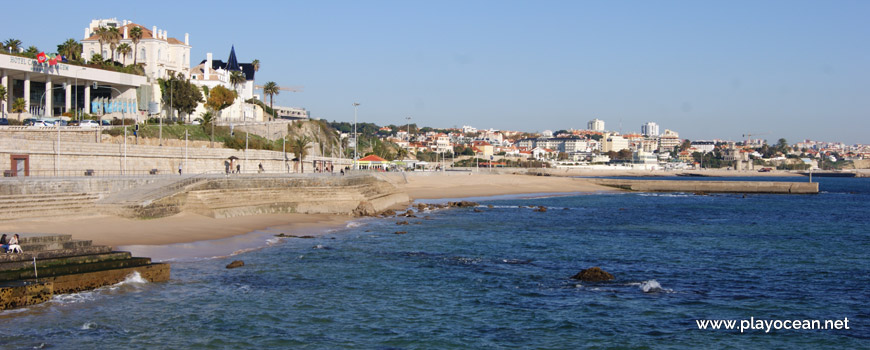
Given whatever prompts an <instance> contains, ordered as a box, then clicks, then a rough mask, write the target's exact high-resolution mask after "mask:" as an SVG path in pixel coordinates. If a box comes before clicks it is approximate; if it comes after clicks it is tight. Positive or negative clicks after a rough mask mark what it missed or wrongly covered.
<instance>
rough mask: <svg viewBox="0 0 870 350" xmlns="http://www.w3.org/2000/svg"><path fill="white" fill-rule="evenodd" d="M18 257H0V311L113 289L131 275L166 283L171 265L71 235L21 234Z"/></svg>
mask: <svg viewBox="0 0 870 350" xmlns="http://www.w3.org/2000/svg"><path fill="white" fill-rule="evenodd" d="M20 236H21V238H20V245H21V248H22V249H23V252H21V253H15V254H3V255H0V310H6V309H11V308H16V307H22V306H27V305H34V304H39V303H42V302H46V301H48V300H51V298H52V297H53V296H54V295H57V294H68V293H76V292H81V291H85V290H92V289H96V288H100V287H103V286H108V285H113V284H116V283H119V282H122V281H124V280H125V279H127V278H130V277H131V276H138V278H141V279H143V280H146V281H148V282H163V281H167V280H169V271H170V266H169V264H164V263H152V262H151V259H150V258H140V257H133V256H132V255H131V254H130V253H129V252H118V251H113V250H112V247H109V246H100V245H92V244H91V241H81V240H73V239H72V237H71V236H70V235H61V234H39V233H21V234H20Z"/></svg>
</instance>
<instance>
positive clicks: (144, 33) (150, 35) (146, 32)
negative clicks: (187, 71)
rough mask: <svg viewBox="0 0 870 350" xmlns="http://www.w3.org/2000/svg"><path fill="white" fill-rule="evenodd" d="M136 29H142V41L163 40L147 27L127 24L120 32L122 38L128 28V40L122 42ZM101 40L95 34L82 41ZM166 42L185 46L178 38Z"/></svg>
mask: <svg viewBox="0 0 870 350" xmlns="http://www.w3.org/2000/svg"><path fill="white" fill-rule="evenodd" d="M134 27H139V28H142V39H140V40H145V39H158V40H163V39H161V38H155V37H154V33H153V32H152V31H151V30H150V29H148V28H145V26H143V25H139V24H136V23H130V24H127V25H125V26H121V27H119V28H118V31H119V32H120V33H121V35H122V36H123V35H124V28H128V29H127V36H128V39H124V38H121V40H129V35H130V31H131V30H132V29H133V28H134ZM99 39H100V37H99V36H98V35H97V34H94V35H91V36H90V37H89V38H87V39H84V40H82V41H86V40H93V41H97V40H99ZM166 41H167V42H168V43H170V44H177V45H184V42H183V41H180V40H178V39H176V38H169V39H166Z"/></svg>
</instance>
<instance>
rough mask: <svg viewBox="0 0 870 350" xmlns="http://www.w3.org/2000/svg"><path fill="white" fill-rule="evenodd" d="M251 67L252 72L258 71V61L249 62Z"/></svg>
mask: <svg viewBox="0 0 870 350" xmlns="http://www.w3.org/2000/svg"><path fill="white" fill-rule="evenodd" d="M251 66H252V67H254V72H259V71H260V60H253V61H251Z"/></svg>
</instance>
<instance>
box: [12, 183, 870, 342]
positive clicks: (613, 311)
mask: <svg viewBox="0 0 870 350" xmlns="http://www.w3.org/2000/svg"><path fill="white" fill-rule="evenodd" d="M818 180H819V181H820V182H821V184H822V191H823V192H822V193H821V194H819V195H806V196H786V195H747V196H745V197H744V196H743V195H711V196H698V195H692V194H679V193H668V194H649V193H619V194H590V195H570V196H543V197H538V198H507V199H499V200H489V201H482V202H481V207H479V208H477V209H478V210H480V212H475V211H474V210H473V209H471V208H460V209H450V210H439V211H433V212H425V213H419V214H417V215H418V217H417V218H410V219H406V218H401V219H363V220H360V221H356V222H353V223H352V224H350V225H348V226H349V227H347V228H344V229H341V230H337V231H334V232H330V233H328V234H327V235H325V236H323V237H319V238H315V239H298V238H297V239H281V240H278V241H272V244H268V245H266V244H263V245H264V246H263V247H262V248H260V249H253V250H246V251H245V252H243V253H241V254H237V255H234V256H229V257H218V258H207V259H193V260H184V259H181V260H178V261H174V262H173V266H172V280H171V281H169V282H167V283H147V282H143V281H142V280H141V279H137V278H136V277H135V276H132V277H131V278H129V279H128V281H125V282H123V283H121V284H119V285H117V286H112V287H108V288H103V289H100V290H97V291H92V292H86V293H79V294H73V295H68V296H62V297H58V298H56V299H55V300H53V301H52V302H49V303H46V304H42V305H37V306H33V307H29V308H24V309H19V310H13V311H5V312H2V313H0V348H4V349H32V348H52V349H104V348H123V349H161V348H168V349H182V348H183V349H250V348H305V349H341V348H352V349H357V348H362V349H472V348H473V349H575V348H735V349H736V348H808V349H809V348H813V349H815V348H820V347H824V348H867V347H868V344H870V327H868V324H867V323H868V321H870V218H868V213H870V179H837V178H820V179H818ZM489 205H491V206H492V207H491V208H490V207H489ZM529 205H535V206H537V205H543V206H546V207H547V208H548V210H547V211H546V212H536V211H533V210H532V209H530V208H528V207H527V206H529ZM400 220H408V221H409V222H410V225H401V226H399V225H396V221H400ZM396 231H407V233H406V234H395V233H394V232H396ZM256 237H260V239H263V237H264V235H263V234H262V232H261V233H259V234H258V235H257V236H256ZM237 259H241V260H244V262H245V266H244V267H242V268H238V269H233V270H227V269H225V268H224V266H225V265H226V264H228V263H229V262H230V261H232V260H237ZM592 266H599V267H601V268H602V269H604V270H606V271H609V272H611V273H612V274H613V275H614V276H615V277H616V279H615V280H614V281H610V282H603V283H587V282H580V281H576V280H572V279H570V278H569V277H570V276H572V275H574V274H575V273H577V272H578V271H580V270H582V269H585V268H588V267H592ZM751 317H754V318H755V319H764V320H795V319H798V320H803V319H812V320H815V319H818V320H827V319H831V320H843V319H844V318H848V319H849V321H850V322H849V325H850V328H851V329H849V330H771V331H770V332H765V331H763V330H746V331H744V333H742V334H741V333H740V331H739V330H710V329H707V330H700V329H698V326H697V323H696V320H699V319H733V320H744V319H746V320H749V319H750V318H751Z"/></svg>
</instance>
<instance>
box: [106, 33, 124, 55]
mask: <svg viewBox="0 0 870 350" xmlns="http://www.w3.org/2000/svg"><path fill="white" fill-rule="evenodd" d="M106 35H107V40H106V42H108V43H109V49H110V50H112V56H111V58H112V59H111V60H112V61H114V60H115V49H117V48H118V44H119V43H120V42H121V32H120V31H118V27H110V28H109V29H107V30H106Z"/></svg>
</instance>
